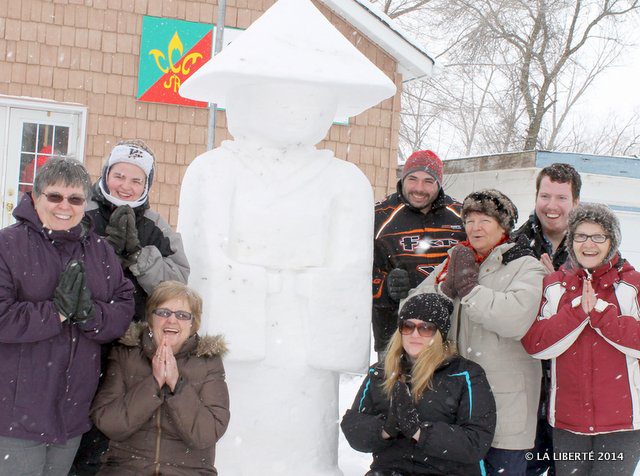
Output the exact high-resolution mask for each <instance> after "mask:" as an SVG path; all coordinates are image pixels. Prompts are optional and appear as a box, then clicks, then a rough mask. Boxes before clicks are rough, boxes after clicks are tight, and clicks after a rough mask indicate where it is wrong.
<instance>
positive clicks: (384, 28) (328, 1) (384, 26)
mask: <svg viewBox="0 0 640 476" xmlns="http://www.w3.org/2000/svg"><path fill="white" fill-rule="evenodd" d="M321 1H322V3H324V4H325V5H327V6H328V7H329V8H330V9H331V10H333V11H334V12H335V13H336V14H337V15H338V16H340V17H341V18H343V19H344V20H346V21H347V22H349V23H351V24H352V25H353V26H354V27H356V28H357V29H358V30H359V31H360V32H362V34H364V35H365V36H366V37H367V38H369V39H370V40H371V41H372V42H374V43H376V44H377V45H378V46H379V47H380V48H382V49H383V50H384V51H386V52H387V53H388V54H389V55H391V56H392V57H393V58H395V60H396V61H397V72H398V73H400V74H402V78H403V81H404V82H407V81H412V80H414V79H419V78H421V77H424V76H431V75H432V74H433V68H434V65H435V60H434V59H433V58H432V57H431V55H430V54H429V53H428V52H427V51H426V50H424V49H423V48H422V47H421V46H419V45H417V44H416V43H415V42H413V41H412V40H410V39H408V38H407V37H406V36H405V33H404V32H402V30H401V29H400V28H398V27H397V26H396V25H395V24H394V22H393V20H392V19H391V18H389V17H388V16H386V15H385V14H384V13H382V12H379V11H377V10H375V9H372V8H371V7H370V6H369V5H367V4H365V3H364V2H363V1H362V0H321Z"/></svg>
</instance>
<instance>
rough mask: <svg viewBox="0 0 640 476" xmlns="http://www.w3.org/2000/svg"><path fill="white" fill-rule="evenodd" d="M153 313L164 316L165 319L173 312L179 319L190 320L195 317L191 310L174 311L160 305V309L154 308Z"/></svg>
mask: <svg viewBox="0 0 640 476" xmlns="http://www.w3.org/2000/svg"><path fill="white" fill-rule="evenodd" d="M153 313H154V314H155V315H156V316H158V317H162V318H164V319H169V318H170V317H171V314H175V316H176V319H178V320H179V321H190V320H191V318H192V317H193V316H192V314H191V313H190V312H187V311H172V310H171V309H166V308H164V307H159V308H158V309H154V310H153Z"/></svg>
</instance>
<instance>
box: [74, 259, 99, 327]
mask: <svg viewBox="0 0 640 476" xmlns="http://www.w3.org/2000/svg"><path fill="white" fill-rule="evenodd" d="M78 265H79V266H80V267H81V269H82V272H81V274H80V282H81V286H80V293H79V296H78V307H77V309H76V312H75V314H74V316H73V317H71V321H72V322H75V323H77V324H84V323H85V322H87V321H88V320H89V319H91V318H92V317H93V316H94V315H95V314H96V310H95V308H94V307H93V299H91V291H90V290H89V288H88V286H87V279H86V275H85V272H84V265H83V264H82V262H80V263H79V264H78Z"/></svg>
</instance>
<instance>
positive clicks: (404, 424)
mask: <svg viewBox="0 0 640 476" xmlns="http://www.w3.org/2000/svg"><path fill="white" fill-rule="evenodd" d="M391 402H392V404H393V413H394V415H395V417H396V418H397V420H398V427H399V428H400V431H401V432H402V433H403V434H404V436H406V437H407V438H411V437H413V435H415V434H416V432H417V431H418V430H419V429H420V416H419V415H418V410H417V409H416V407H415V405H414V404H413V397H411V391H410V390H409V387H408V386H407V384H406V383H404V382H401V381H400V380H398V381H397V382H396V383H395V385H394V386H393V392H392V395H391Z"/></svg>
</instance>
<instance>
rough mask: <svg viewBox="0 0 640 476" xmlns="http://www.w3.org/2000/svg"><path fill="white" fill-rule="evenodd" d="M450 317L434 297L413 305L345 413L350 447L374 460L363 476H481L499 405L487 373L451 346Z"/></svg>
mask: <svg viewBox="0 0 640 476" xmlns="http://www.w3.org/2000/svg"><path fill="white" fill-rule="evenodd" d="M452 310H453V305H452V303H451V301H450V300H449V299H447V298H445V297H443V296H439V295H437V294H421V295H418V296H416V297H414V298H412V299H409V300H408V301H407V302H406V303H405V305H404V306H403V308H402V309H401V311H400V314H399V316H398V329H397V330H396V331H395V333H394V334H393V336H392V337H391V340H390V342H389V346H388V350H387V355H386V358H385V360H384V363H382V362H378V363H377V364H375V365H374V366H372V367H371V368H370V369H369V372H368V375H367V377H366V378H365V380H364V382H363V383H362V386H361V387H360V390H359V392H358V394H357V395H356V398H355V400H354V402H353V406H352V407H351V409H349V410H347V412H346V414H345V416H344V418H343V420H342V424H341V426H342V431H343V432H344V434H345V436H346V438H347V441H348V442H349V444H350V445H351V446H352V447H353V448H354V449H356V450H358V451H362V452H368V453H373V463H372V464H371V471H369V472H368V473H367V475H366V476H410V475H423V474H430V475H435V474H441V475H465V476H467V475H474V474H484V467H483V462H482V459H483V457H484V455H485V454H486V452H487V451H488V450H489V447H490V446H491V441H492V439H493V432H494V429H495V422H496V413H495V412H496V408H495V401H494V398H493V394H492V393H491V389H490V387H489V384H488V383H487V379H486V377H485V374H484V371H483V370H482V368H481V367H480V366H479V365H477V364H474V363H473V362H471V361H469V360H467V359H464V358H462V357H460V356H458V355H457V354H456V351H455V349H454V347H453V346H452V344H450V343H449V342H447V341H446V337H445V336H446V335H447V332H448V331H449V327H450V320H449V316H450V314H451V311H452Z"/></svg>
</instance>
